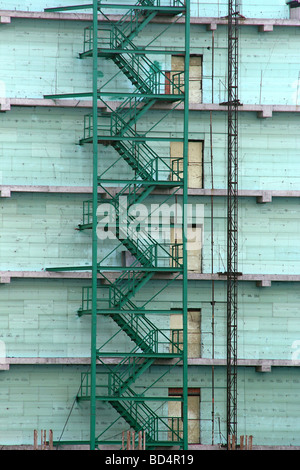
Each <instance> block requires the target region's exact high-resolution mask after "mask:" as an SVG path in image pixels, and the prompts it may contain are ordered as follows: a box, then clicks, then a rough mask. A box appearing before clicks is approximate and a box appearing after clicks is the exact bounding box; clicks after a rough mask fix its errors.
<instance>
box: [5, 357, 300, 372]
mask: <svg viewBox="0 0 300 470" xmlns="http://www.w3.org/2000/svg"><path fill="white" fill-rule="evenodd" d="M123 359H124V357H121V356H120V357H115V356H114V357H109V356H106V357H103V358H102V359H101V361H102V363H105V364H108V365H117V364H119V363H120V362H121V361H122V360H123ZM90 364H91V360H90V358H88V357H24V358H22V357H8V358H6V363H5V364H3V369H1V367H2V366H1V364H0V370H8V369H9V367H10V366H14V365H22V366H23V365H24V366H28V365H37V366H38V365H41V366H43V365H70V366H73V365H82V366H89V365H90ZM172 364H177V359H157V360H156V361H155V362H154V365H157V366H160V365H172ZM226 364H227V362H226V359H211V358H195V359H188V365H189V366H207V367H211V366H216V367H217V366H220V367H226ZM98 365H99V366H101V363H100V362H98ZM178 365H179V366H181V365H182V364H181V363H178ZM237 365H238V367H255V369H256V371H257V372H271V369H272V367H300V361H292V360H284V359H283V360H281V359H265V360H264V359H238V361H237ZM4 367H5V368H4Z"/></svg>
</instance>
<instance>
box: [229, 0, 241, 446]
mask: <svg viewBox="0 0 300 470" xmlns="http://www.w3.org/2000/svg"><path fill="white" fill-rule="evenodd" d="M238 36H239V19H238V0H228V155H227V158H228V161H227V165H228V167H227V171H228V174H227V177H228V181H227V187H228V196H227V448H228V447H229V443H230V436H236V435H237V313H238V106H239V100H238V45H239V37H238Z"/></svg>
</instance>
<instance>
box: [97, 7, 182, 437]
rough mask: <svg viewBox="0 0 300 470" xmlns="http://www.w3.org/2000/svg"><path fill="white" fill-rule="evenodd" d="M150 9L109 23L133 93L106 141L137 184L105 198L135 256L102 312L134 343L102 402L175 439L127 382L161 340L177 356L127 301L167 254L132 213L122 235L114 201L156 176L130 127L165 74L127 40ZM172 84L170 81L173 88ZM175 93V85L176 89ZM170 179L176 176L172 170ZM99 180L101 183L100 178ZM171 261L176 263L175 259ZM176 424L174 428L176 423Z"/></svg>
mask: <svg viewBox="0 0 300 470" xmlns="http://www.w3.org/2000/svg"><path fill="white" fill-rule="evenodd" d="M155 2H156V0H142V1H139V2H138V3H137V5H139V6H141V5H144V6H154V4H155ZM156 14H157V11H153V10H143V11H142V10H139V9H138V10H134V8H133V9H131V10H130V11H128V12H127V13H126V14H125V15H124V16H123V17H122V18H121V20H120V21H119V22H118V23H116V25H113V26H112V29H111V31H110V33H111V38H112V43H111V46H110V47H111V48H112V49H114V53H112V55H111V56H110V58H111V59H112V60H113V62H114V63H115V64H116V65H117V66H118V67H119V69H120V70H121V71H122V73H123V74H124V75H125V76H126V77H127V78H128V79H129V80H130V82H131V83H132V84H133V85H134V86H135V88H136V90H137V93H136V94H134V96H131V97H128V98H127V99H125V100H124V102H122V103H121V104H120V105H119V106H118V107H117V109H116V110H115V111H112V112H111V113H108V114H107V115H106V117H107V118H108V119H109V126H108V129H109V132H110V138H112V139H111V140H110V145H112V146H113V147H114V148H115V150H116V151H117V152H118V154H119V155H120V156H121V157H122V158H123V159H124V160H125V161H126V162H127V163H128V164H129V166H130V167H131V168H132V169H133V170H134V171H135V174H136V176H137V177H138V178H140V181H141V183H140V184H138V185H137V184H136V183H134V184H132V183H130V182H129V183H128V184H127V185H126V186H125V187H123V189H121V190H120V191H119V193H118V194H117V195H116V196H114V197H110V198H109V199H106V201H109V202H110V203H111V204H112V205H113V207H114V209H115V212H114V213H115V217H116V236H117V238H118V239H119V240H120V241H121V242H122V244H123V245H124V246H125V247H126V249H127V250H128V251H129V252H130V253H131V254H132V255H133V256H134V258H135V261H134V262H133V263H132V264H131V265H130V266H129V267H128V269H126V270H124V271H123V272H122V274H121V275H120V276H119V277H117V279H116V280H115V281H108V282H109V296H108V305H109V309H110V313H108V314H106V315H109V316H110V317H111V318H112V319H113V320H114V322H115V323H116V324H117V325H118V326H119V328H120V329H121V330H122V331H123V332H124V333H125V334H126V335H127V336H128V337H129V338H130V340H131V341H133V342H134V344H135V347H134V349H133V350H132V351H131V353H130V354H129V355H126V357H124V359H123V360H122V361H121V362H120V363H119V364H118V365H117V366H116V367H114V368H113V367H111V366H110V367H109V369H110V370H109V372H108V383H109V384H110V386H109V393H108V402H109V403H110V404H111V405H112V406H113V407H114V409H115V410H116V411H117V412H118V413H119V414H120V416H122V417H123V418H124V419H125V420H126V422H127V423H128V424H129V425H130V427H132V428H133V429H135V431H139V430H144V431H145V432H146V435H147V442H148V443H159V442H160V441H159V439H158V429H159V428H160V429H161V428H162V427H163V428H164V431H165V439H164V440H165V441H168V436H170V434H171V436H173V440H175V441H176V442H178V441H180V439H181V437H180V433H179V431H178V432H176V431H175V428H174V426H173V423H172V425H171V426H169V421H168V420H167V422H165V421H163V420H162V419H161V418H160V417H159V415H157V414H156V413H155V412H154V411H153V410H152V409H151V408H150V407H149V406H148V405H147V404H146V401H144V400H143V398H144V397H143V396H141V395H139V394H137V393H136V392H135V391H134V390H133V389H132V388H131V386H132V385H133V384H134V383H135V382H136V380H137V378H138V377H140V375H141V374H142V373H144V372H145V371H146V370H147V369H149V367H150V366H151V365H152V364H153V363H154V361H155V358H157V357H158V355H159V353H160V350H159V347H160V346H159V345H160V344H161V342H163V343H164V347H165V349H164V354H167V356H168V357H170V358H171V357H175V356H176V357H178V356H180V355H181V353H182V351H181V349H180V348H179V346H178V345H177V346H176V347H174V343H173V342H172V340H171V339H170V337H169V336H167V335H165V334H164V333H163V331H161V330H160V329H159V328H157V327H156V326H155V325H154V323H152V322H151V321H150V320H149V319H148V318H147V317H146V316H145V315H144V314H141V313H135V310H137V307H136V305H135V303H134V302H133V300H134V297H135V295H136V294H137V293H138V292H139V291H140V289H141V288H142V287H143V286H144V285H145V284H146V283H147V282H148V281H149V280H150V279H151V278H152V277H153V276H154V274H155V268H157V267H158V265H159V261H158V260H159V255H158V253H159V251H161V250H162V251H163V252H164V255H165V259H167V263H168V267H169V266H170V260H171V258H172V255H170V252H169V251H167V250H166V249H165V247H163V246H162V245H160V244H159V243H158V242H157V241H156V240H154V239H153V238H152V237H151V235H150V234H149V233H148V231H147V230H143V229H142V230H141V231H140V232H138V233H137V232H136V231H135V230H134V229H133V228H132V227H131V225H130V221H133V220H134V218H133V217H131V218H130V216H129V217H128V213H127V214H126V216H127V219H126V220H127V221H126V223H125V228H126V233H125V235H124V225H123V226H122V224H121V213H120V204H119V203H120V197H121V196H124V195H125V194H126V195H127V194H128V196H127V198H128V206H127V208H129V207H131V206H132V205H133V204H138V203H141V202H142V201H143V200H144V199H145V198H146V197H147V196H148V195H149V194H150V193H151V192H152V191H153V189H154V188H155V186H156V182H157V181H158V179H159V178H158V166H157V164H158V162H159V161H160V160H161V159H160V158H159V156H158V155H157V154H156V153H155V152H154V151H153V149H151V147H149V145H148V144H147V143H146V136H145V135H143V134H139V133H138V132H137V131H136V124H137V122H138V120H139V119H140V118H141V117H142V116H143V115H144V114H145V113H146V112H147V111H148V110H149V109H150V108H151V107H152V106H153V105H154V104H155V102H156V101H157V99H158V96H157V95H159V94H161V93H162V92H161V89H162V88H161V87H162V85H163V87H165V83H166V76H165V74H164V73H163V72H162V71H160V70H159V68H158V67H157V66H156V65H155V64H154V63H153V62H151V61H150V60H149V59H148V58H147V57H146V56H145V55H143V54H135V51H134V49H136V46H135V45H134V44H133V43H132V40H133V39H134V38H135V37H136V36H137V35H138V33H139V32H140V31H142V29H143V28H144V27H145V26H146V25H147V24H148V23H149V22H150V21H151V20H152V19H153V18H154V17H155V16H156ZM117 49H120V52H119V53H116V50H117ZM126 49H128V52H126ZM124 50H125V52H124ZM130 51H131V54H130ZM132 52H133V53H132ZM176 86H177V85H176ZM174 87H175V85H174V86H173V88H172V89H173V90H174ZM163 90H164V88H163ZM178 92H179V88H178V86H177V94H178ZM163 93H165V91H163ZM102 117H104V116H102ZM96 131H98V130H95V129H94V130H93V132H96ZM164 165H165V166H166V164H164ZM168 169H169V174H172V170H171V168H170V167H169V168H168ZM174 181H178V175H177V178H176V179H175V180H174ZM146 183H147V184H146ZM152 183H153V184H152ZM99 184H100V185H102V184H101V179H100V178H99ZM102 186H103V185H102ZM103 187H104V186H103ZM104 189H105V188H104ZM107 193H108V194H109V192H108V191H107ZM175 263H176V260H174V259H173V260H172V264H173V265H175ZM177 265H179V263H178V261H177ZM137 268H139V269H137ZM143 268H145V271H144V270H143ZM175 350H176V351H175ZM97 357H98V360H99V361H100V362H102V360H101V350H98V353H97ZM164 357H166V356H164ZM176 429H177V430H178V429H179V425H177V428H176ZM174 435H175V437H174Z"/></svg>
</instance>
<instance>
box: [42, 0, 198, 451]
mask: <svg viewBox="0 0 300 470" xmlns="http://www.w3.org/2000/svg"><path fill="white" fill-rule="evenodd" d="M117 7H118V8H120V9H124V8H126V9H127V11H126V12H125V14H124V15H123V16H122V17H121V19H119V20H118V21H111V20H110V18H109V17H108V16H107V15H106V14H105V13H104V12H105V11H106V10H105V9H106V8H107V9H110V8H111V9H114V8H116V5H115V4H113V3H112V4H109V3H105V2H103V1H102V2H97V1H96V0H94V1H93V25H92V26H91V27H88V28H86V29H85V31H84V48H83V52H82V53H81V54H80V57H81V58H82V59H84V58H87V57H91V58H93V93H92V97H93V113H91V114H89V115H87V116H85V119H84V132H83V137H82V139H81V140H80V142H79V143H80V144H81V145H84V144H87V143H91V144H92V145H93V198H92V200H88V201H85V202H84V205H83V219H82V223H81V224H79V226H78V228H79V230H80V231H83V230H91V232H92V246H93V261H92V267H91V271H92V284H91V286H88V287H84V288H83V291H82V305H81V307H80V308H79V310H78V315H79V316H85V315H90V316H91V318H92V327H91V328H92V335H91V336H92V347H91V351H92V352H91V371H90V372H88V373H84V374H83V375H82V382H81V387H80V392H79V393H78V396H77V399H78V401H81V400H84V401H87V400H88V401H90V404H91V405H90V406H91V439H90V440H91V442H90V446H91V448H92V449H94V448H95V447H97V446H99V445H100V444H101V443H102V442H106V440H105V439H104V437H102V436H103V434H104V432H105V431H104V432H102V433H101V434H98V435H97V434H96V417H95V416H96V402H97V401H103V402H107V403H109V404H110V405H111V406H112V407H113V408H114V409H115V410H116V411H117V413H118V415H119V416H120V417H121V418H123V419H124V420H125V422H126V423H127V425H128V426H129V427H130V428H132V429H134V430H135V431H144V432H145V433H146V445H147V448H158V447H160V446H173V445H176V446H179V447H181V448H187V421H186V416H187V378H186V375H185V376H184V375H183V380H182V383H183V388H184V394H183V398H178V397H177V398H171V397H169V396H168V393H166V392H164V396H163V397H161V396H159V397H157V396H156V395H155V394H154V395H153V394H152V396H149V395H148V392H149V391H151V390H152V387H153V384H150V385H149V386H148V387H147V388H145V390H144V391H143V392H140V391H139V380H140V378H141V377H142V376H143V374H145V373H146V372H147V371H149V368H150V367H151V366H152V365H153V364H154V363H155V362H156V361H157V359H164V360H165V361H167V363H168V364H173V362H168V361H170V360H175V364H177V363H179V362H181V363H182V364H183V371H184V373H183V374H186V371H187V353H186V350H187V342H186V334H185V333H184V331H186V330H184V331H182V330H172V331H171V332H170V330H169V329H168V330H166V331H164V330H162V329H161V328H159V327H158V326H157V325H156V324H155V321H151V320H150V319H149V317H148V316H147V314H146V311H147V312H148V313H149V310H147V309H146V305H147V306H148V304H149V302H151V298H150V299H148V300H147V301H146V303H145V304H144V305H143V304H142V305H141V304H140V301H139V300H138V299H139V293H140V292H141V291H142V290H143V288H144V287H145V286H146V285H147V284H148V283H149V281H151V280H153V279H154V277H155V275H156V273H157V272H164V273H175V274H176V276H180V275H181V276H182V277H183V291H184V289H186V285H187V284H186V280H187V270H186V264H187V263H185V262H184V260H185V255H183V256H182V255H179V254H178V253H179V250H178V247H177V246H176V244H173V245H172V244H171V243H169V244H164V243H162V242H159V241H158V240H156V239H154V238H153V236H152V235H151V234H150V233H149V231H147V229H146V228H145V227H141V228H140V231H139V232H136V231H135V230H134V229H133V228H132V224H131V223H132V222H134V221H135V218H134V216H132V215H130V214H129V213H128V212H129V209H130V208H132V207H133V206H134V205H136V204H141V203H146V201H147V198H148V197H149V196H150V195H151V194H152V193H153V191H154V190H155V189H156V188H157V187H159V186H164V187H168V188H181V189H182V190H183V194H184V198H185V199H184V201H185V202H187V185H186V184H185V181H186V173H185V172H186V169H187V166H185V167H184V165H183V164H182V162H183V160H182V159H181V162H180V159H178V160H177V161H176V162H175V161H174V162H172V163H171V162H170V158H169V157H168V158H167V159H166V158H164V157H162V156H161V155H160V154H159V153H158V152H157V150H154V148H152V146H151V145H150V144H149V142H151V139H149V137H148V132H143V131H140V127H141V126H140V123H142V122H143V118H145V116H147V115H148V113H150V112H151V111H152V109H153V107H154V106H155V105H156V104H157V103H163V102H169V103H172V102H173V103H176V102H183V103H184V106H185V109H186V106H187V105H188V100H187V98H186V96H187V95H188V93H187V91H186V90H188V86H187V81H188V80H187V79H188V72H187V70H185V72H182V71H172V75H171V74H170V71H164V70H162V69H161V68H160V67H159V66H158V65H157V63H156V62H154V61H152V60H151V59H150V58H149V54H151V50H149V49H148V48H141V46H139V45H137V44H136V42H138V41H139V38H140V35H141V34H142V32H143V30H144V29H145V28H146V26H147V25H148V24H149V23H150V22H151V21H152V20H153V19H154V18H155V17H157V16H159V15H166V16H169V17H176V16H177V15H185V16H186V33H185V45H184V47H183V50H184V52H185V53H186V54H187V56H189V44H187V42H188V35H189V0H187V1H183V0H140V1H138V2H137V3H136V4H134V5H132V4H129V5H123V4H119V5H117ZM78 8H81V7H78ZM74 9H75V7H74ZM50 10H51V9H50ZM52 11H63V8H61V9H52ZM99 12H100V13H103V15H104V17H105V18H106V20H107V21H106V25H105V27H101V26H100V24H99V22H98V14H99ZM152 53H154V52H153V51H152ZM99 58H101V59H102V60H110V61H112V62H113V63H114V65H115V66H116V67H117V68H118V70H119V72H121V74H122V76H123V77H124V78H125V79H126V80H127V81H128V85H129V89H132V87H133V91H132V92H129V93H128V92H127V93H122V92H121V93H120V92H119V91H118V90H115V91H114V92H112V93H110V96H111V95H113V94H114V95H115V96H116V97H118V98H117V99H120V98H119V97H120V96H121V97H122V98H123V99H122V100H121V102H120V103H118V105H117V106H116V108H115V109H112V108H110V107H109V105H107V106H106V108H107V109H108V111H105V112H103V111H102V112H99V109H98V100H99V99H100V100H102V101H104V99H103V98H102V97H103V96H104V97H105V96H107V95H105V93H104V94H103V93H102V92H101V88H100V89H99V88H98V70H99V69H97V70H96V67H98V60H99ZM186 63H187V61H186ZM187 68H188V67H186V69H187ZM68 96H69V97H70V95H68ZM161 113H163V111H161ZM167 114H168V113H167V112H166V115H167ZM187 128H188V117H187V113H186V112H184V133H183V134H184V135H182V137H181V138H180V139H179V140H180V141H182V142H184V144H185V149H187V142H188V132H187ZM156 140H157V141H160V140H161V141H163V140H165V141H167V142H169V140H170V139H169V138H168V137H160V136H159V137H157V138H156ZM99 144H102V145H105V146H111V147H112V148H113V149H114V150H115V152H116V153H117V155H118V157H119V159H121V160H123V161H124V162H126V163H127V164H128V167H129V168H130V169H131V170H130V171H131V172H133V174H134V177H133V178H132V177H125V181H124V180H120V181H118V180H116V179H114V178H106V177H105V174H106V173H107V171H108V170H105V171H104V172H103V173H101V174H100V175H99V174H98V145H99ZM183 157H185V161H186V158H187V154H186V153H185V155H184V156H183ZM184 168H185V170H184ZM96 173H97V174H96ZM112 184H114V185H115V187H117V193H116V194H114V193H113V191H112V190H111V186H112ZM99 187H101V188H102V189H103V190H104V196H105V197H104V198H103V197H102V198H99V193H98V190H99ZM122 198H126V202H127V221H126V223H125V226H124V222H123V218H122V217H121V216H122V215H123V214H122V213H121V199H122ZM103 203H108V204H109V205H110V207H111V208H112V209H113V210H112V213H113V219H112V223H114V224H115V238H116V240H117V241H119V243H120V244H121V245H122V247H124V248H125V249H126V250H127V251H128V252H129V253H130V254H131V255H132V256H133V258H134V260H133V262H132V263H131V265H130V266H124V265H120V266H119V267H118V268H119V270H118V269H117V270H115V271H114V272H117V273H118V274H117V275H116V277H115V279H109V277H107V276H106V275H105V272H106V271H108V270H109V267H108V266H107V265H106V264H105V262H104V260H105V258H107V257H105V258H104V259H102V260H100V261H99V260H98V254H97V255H96V252H97V245H96V232H97V226H98V220H97V212H96V210H97V207H99V206H100V205H101V204H103ZM96 206H97V207H96ZM124 229H125V231H124ZM112 251H114V250H112ZM182 251H183V252H184V250H182ZM50 270H55V268H50ZM99 275H100V276H102V279H104V283H101V284H99ZM166 285H167V283H166ZM161 290H163V288H162V289H161ZM98 293H99V295H98ZM150 305H151V303H150ZM182 305H183V306H182V309H181V311H182V312H183V314H185V315H187V293H186V291H185V292H184V293H183V300H182ZM150 309H151V307H150ZM184 312H185V313H184ZM151 313H155V311H153V312H151ZM97 316H103V317H104V316H106V317H110V318H111V319H112V320H113V321H114V323H115V325H116V326H117V333H116V334H114V335H113V336H112V337H111V338H109V339H108V340H107V341H105V343H103V344H102V345H101V346H100V347H99V346H96V341H97ZM100 318H101V317H100ZM153 318H155V317H153ZM183 323H184V322H183ZM184 328H185V326H184ZM119 333H122V334H123V335H124V334H125V337H127V338H128V339H129V341H130V343H129V344H131V343H132V344H133V347H132V349H131V350H130V352H126V351H124V352H121V353H119V356H120V357H121V360H119V362H118V363H117V364H116V365H115V366H112V365H108V364H107V362H106V361H105V358H106V357H108V356H109V355H110V354H111V353H109V351H108V352H106V351H105V347H106V345H107V344H108V343H109V342H110V341H113V340H114V337H115V336H117V335H118V334H119ZM99 339H100V338H99ZM114 356H115V357H116V356H117V354H116V353H115V354H114ZM97 365H101V369H100V372H99V371H98V368H97ZM170 367H173V366H171V365H170V366H168V367H167V369H166V372H164V373H163V374H162V376H164V375H165V374H167V373H168V372H169V369H170ZM158 380H159V379H158ZM156 381H157V380H156ZM170 400H179V401H182V402H183V407H184V410H185V413H184V417H183V418H182V417H177V418H174V417H169V416H163V414H162V410H161V407H159V408H158V409H155V406H154V404H155V403H157V402H159V403H162V404H163V405H162V408H163V410H164V413H165V414H167V412H166V409H167V403H168V402H169V401H170ZM182 419H183V421H184V425H182ZM102 439H103V440H102ZM118 442H119V441H116V443H118Z"/></svg>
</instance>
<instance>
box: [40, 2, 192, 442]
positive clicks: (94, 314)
mask: <svg viewBox="0 0 300 470" xmlns="http://www.w3.org/2000/svg"><path fill="white" fill-rule="evenodd" d="M118 6H119V5H118ZM106 7H108V5H105V8H106ZM111 7H112V6H111ZM114 7H115V6H114ZM127 7H128V5H127V6H126V5H124V4H123V5H120V8H127ZM89 8H91V9H92V12H93V29H94V31H97V30H98V14H99V11H100V10H101V2H99V1H98V0H93V3H92V4H90V5H77V6H71V7H59V8H50V9H46V10H45V11H71V10H77V9H89ZM138 8H140V9H142V7H138ZM143 9H149V10H152V9H153V7H145V8H144V7H143ZM157 9H158V10H161V11H162V12H163V11H164V8H161V7H158V8H157ZM181 13H184V15H185V70H184V77H185V78H184V80H185V91H184V93H185V96H184V126H183V139H172V138H170V139H169V140H170V141H172V140H175V141H176V140H178V141H183V196H182V202H183V226H182V233H183V237H182V238H183V240H182V242H183V268H181V270H180V271H181V272H182V279H183V280H182V283H183V288H182V315H183V354H182V362H183V364H182V366H183V367H182V370H183V379H182V388H183V397H182V400H181V401H182V407H183V443H182V445H183V449H184V450H187V449H188V334H187V330H188V329H187V323H188V268H187V218H188V135H189V125H188V122H189V62H190V0H185V6H184V7H183V8H181ZM92 60H93V88H92V92H91V93H88V94H86V93H85V94H78V95H77V97H79V96H82V97H83V96H84V97H87V96H91V97H92V101H93V103H92V107H93V111H92V115H93V123H94V128H95V129H97V128H98V120H99V116H98V101H99V99H100V96H99V90H98V67H99V63H98V61H99V56H98V37H97V35H96V34H94V36H93V44H92ZM71 95H72V96H73V94H71ZM71 95H59V96H57V98H66V97H69V96H71ZM147 140H148V139H147ZM149 140H151V138H150V139H149ZM153 140H160V139H156V138H154V139H153ZM91 142H92V148H93V151H92V153H93V192H92V202H93V204H92V211H93V214H92V224H91V229H92V264H91V266H89V267H85V268H84V269H85V270H86V269H90V270H91V272H92V308H91V368H90V377H91V388H90V390H91V391H90V397H89V400H90V440H89V446H90V450H95V449H96V448H97V446H98V445H99V442H98V440H97V436H96V421H97V416H96V405H97V401H98V400H99V397H98V396H97V395H96V388H97V387H96V374H97V359H98V357H97V329H98V327H97V318H98V315H99V311H98V310H99V309H98V308H97V291H98V288H99V286H98V275H99V271H101V268H100V269H99V263H98V250H97V247H98V237H97V205H98V188H99V177H98V162H99V158H100V156H99V148H98V146H99V143H100V142H101V139H100V141H99V136H98V135H97V132H94V133H93V137H92V141H91ZM70 269H72V270H77V269H79V270H81V269H82V267H73V268H48V270H54V271H65V270H70ZM104 269H105V268H104ZM165 270H167V271H168V269H166V268H165ZM180 369H181V367H180ZM166 400H167V401H168V400H169V397H166ZM85 442H86V441H85ZM73 443H75V442H73Z"/></svg>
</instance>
